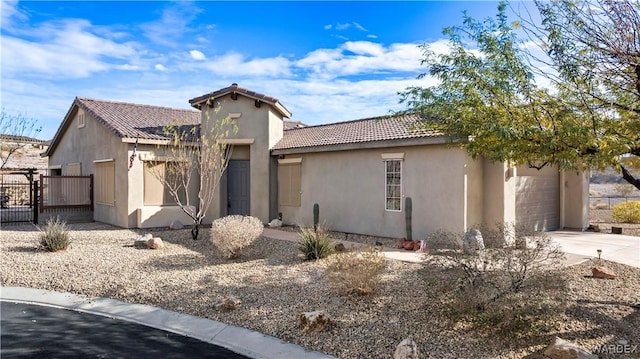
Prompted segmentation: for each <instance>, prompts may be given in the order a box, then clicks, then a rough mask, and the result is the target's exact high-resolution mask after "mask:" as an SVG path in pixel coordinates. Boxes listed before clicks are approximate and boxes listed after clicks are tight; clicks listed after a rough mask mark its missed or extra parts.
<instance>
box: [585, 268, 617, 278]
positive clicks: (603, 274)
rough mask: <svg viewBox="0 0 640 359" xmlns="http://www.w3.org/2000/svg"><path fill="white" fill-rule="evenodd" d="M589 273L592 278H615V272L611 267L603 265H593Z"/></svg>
mask: <svg viewBox="0 0 640 359" xmlns="http://www.w3.org/2000/svg"><path fill="white" fill-rule="evenodd" d="M591 274H592V275H593V277H594V278H600V279H616V273H615V272H614V271H613V270H612V269H611V268H609V267H605V266H595V267H593V268H591Z"/></svg>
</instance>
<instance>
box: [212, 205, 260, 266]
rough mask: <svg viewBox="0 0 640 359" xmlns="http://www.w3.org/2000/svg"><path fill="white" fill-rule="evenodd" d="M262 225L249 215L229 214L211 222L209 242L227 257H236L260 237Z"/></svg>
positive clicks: (258, 220)
mask: <svg viewBox="0 0 640 359" xmlns="http://www.w3.org/2000/svg"><path fill="white" fill-rule="evenodd" d="M263 229H264V225H263V224H262V222H261V221H260V219H258V218H256V217H251V216H240V215H231V216H226V217H222V218H218V219H216V220H215V221H213V223H212V224H211V242H212V243H213V245H214V246H215V247H216V248H217V249H218V250H219V251H220V253H222V256H223V257H225V258H227V259H233V258H237V257H238V256H239V255H240V254H241V252H242V250H243V249H244V248H246V247H248V246H250V245H251V244H252V243H253V242H254V241H255V240H256V239H258V238H260V236H261V235H262V231H263Z"/></svg>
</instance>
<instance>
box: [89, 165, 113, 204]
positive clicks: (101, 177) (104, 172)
mask: <svg viewBox="0 0 640 359" xmlns="http://www.w3.org/2000/svg"><path fill="white" fill-rule="evenodd" d="M114 163H115V162H114V161H113V160H106V161H99V162H95V178H94V186H95V190H94V192H95V198H94V199H95V202H96V203H97V204H106V205H111V206H113V205H114V204H115V202H116V191H115V187H116V177H115V165H114Z"/></svg>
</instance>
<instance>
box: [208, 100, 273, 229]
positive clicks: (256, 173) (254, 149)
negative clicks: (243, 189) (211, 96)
mask: <svg viewBox="0 0 640 359" xmlns="http://www.w3.org/2000/svg"><path fill="white" fill-rule="evenodd" d="M215 102H216V106H218V105H219V106H220V107H221V108H220V110H219V111H218V112H217V113H216V111H215V110H213V109H212V108H210V107H203V108H202V120H203V127H204V128H205V131H206V128H207V124H211V123H213V122H211V121H216V120H219V119H220V118H223V117H226V116H227V115H228V114H229V113H240V114H241V116H240V117H239V118H238V119H237V120H236V123H237V125H238V133H237V134H236V135H232V136H230V137H229V138H230V139H242V140H252V141H253V142H252V143H251V144H248V146H249V158H250V169H249V172H250V173H249V176H250V179H249V181H250V184H251V189H250V196H251V199H250V215H252V216H255V217H258V218H259V219H260V220H261V221H263V222H264V223H267V222H269V221H270V219H269V217H270V211H269V206H270V205H269V199H270V192H271V190H272V189H271V185H270V180H269V178H270V161H271V159H270V152H269V149H270V148H271V146H273V145H274V144H275V143H276V142H277V141H279V140H280V138H282V133H283V129H282V119H281V117H280V116H278V115H277V114H276V113H275V112H274V111H273V109H272V108H271V107H270V106H269V105H267V104H265V103H262V105H261V106H260V107H256V106H255V102H254V100H253V99H250V98H246V97H244V96H238V97H237V100H233V99H231V96H230V95H227V96H224V97H222V98H218V99H216V100H215ZM225 188H226V186H225V183H224V180H223V183H222V185H221V186H220V188H219V191H218V195H217V197H216V198H215V199H214V203H213V204H212V206H211V208H210V210H209V211H208V214H207V220H209V221H211V220H213V219H215V218H219V217H222V216H224V215H226V213H225V212H226V210H225V208H226V206H225V205H224V203H223V201H226V191H225ZM221 194H222V195H221Z"/></svg>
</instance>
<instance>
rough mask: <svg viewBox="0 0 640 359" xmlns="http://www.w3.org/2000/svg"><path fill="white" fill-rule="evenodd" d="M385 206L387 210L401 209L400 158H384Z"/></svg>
mask: <svg viewBox="0 0 640 359" xmlns="http://www.w3.org/2000/svg"><path fill="white" fill-rule="evenodd" d="M384 166H385V186H384V187H385V207H384V209H385V210H387V211H401V210H402V160H398V159H393V160H385V161H384Z"/></svg>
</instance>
